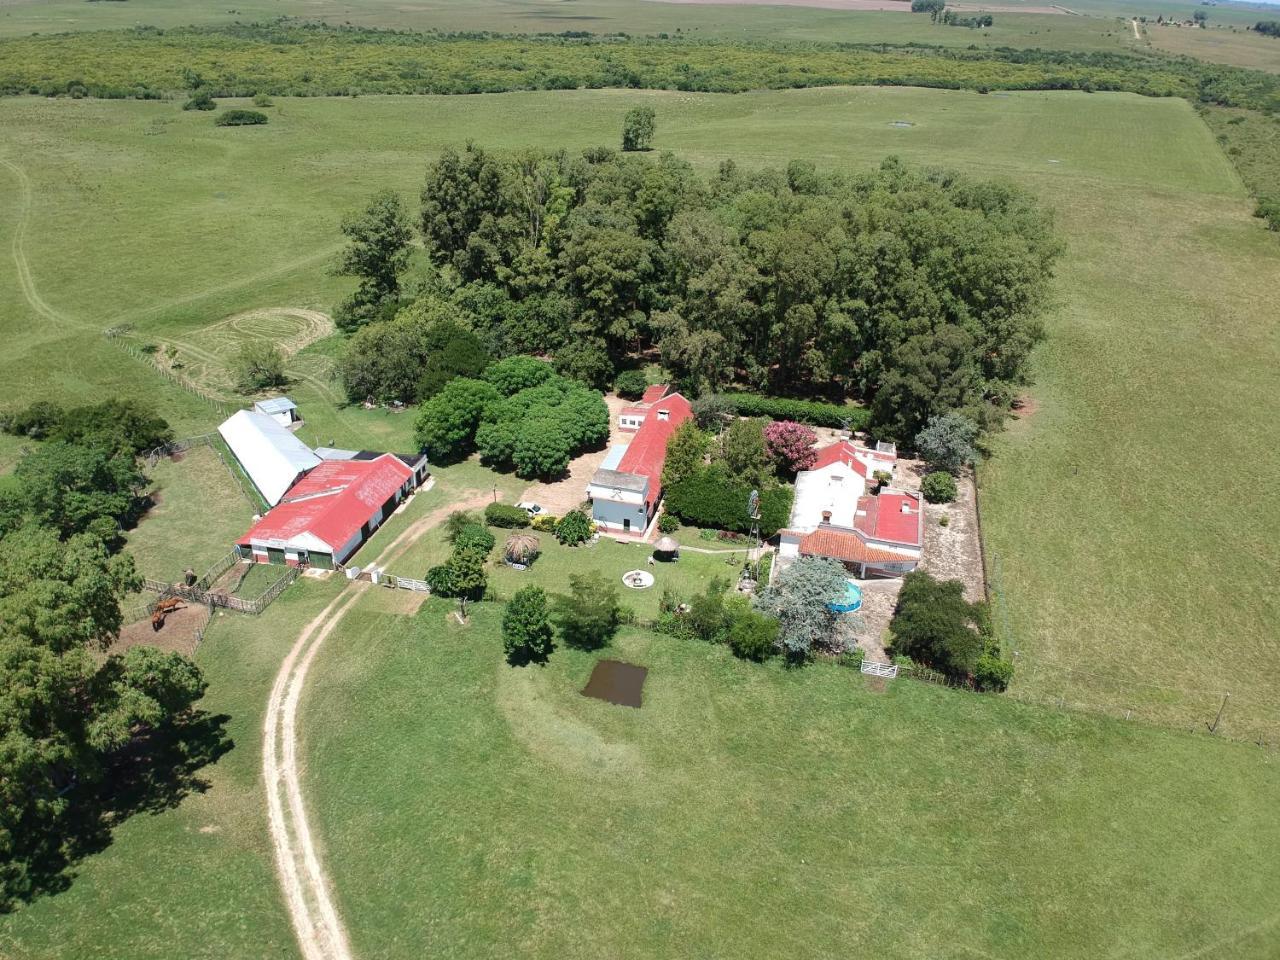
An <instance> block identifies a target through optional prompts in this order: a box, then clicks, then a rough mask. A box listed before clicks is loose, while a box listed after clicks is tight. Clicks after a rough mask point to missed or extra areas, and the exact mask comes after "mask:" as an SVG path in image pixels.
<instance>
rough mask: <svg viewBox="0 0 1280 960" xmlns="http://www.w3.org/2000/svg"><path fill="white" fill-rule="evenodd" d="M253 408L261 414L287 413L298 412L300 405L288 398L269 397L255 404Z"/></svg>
mask: <svg viewBox="0 0 1280 960" xmlns="http://www.w3.org/2000/svg"><path fill="white" fill-rule="evenodd" d="M253 408H254V409H255V410H257V411H258V412H259V413H287V412H288V411H290V410H297V409H298V405H297V404H296V403H294V402H293V401H292V400H290V399H289V398H288V397H267V398H266V399H265V400H259V401H258V402H257V403H255V404H254V405H253Z"/></svg>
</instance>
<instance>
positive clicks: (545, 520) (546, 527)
mask: <svg viewBox="0 0 1280 960" xmlns="http://www.w3.org/2000/svg"><path fill="white" fill-rule="evenodd" d="M559 523H560V518H559V517H553V516H552V515H551V514H549V513H541V514H539V515H538V516H536V517H534V518H533V521H532V522H531V523H530V524H529V526H531V527H533V529H535V530H537V531H539V532H541V533H555V532H556V525H557V524H559Z"/></svg>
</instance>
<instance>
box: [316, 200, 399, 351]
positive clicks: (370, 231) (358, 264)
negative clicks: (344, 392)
mask: <svg viewBox="0 0 1280 960" xmlns="http://www.w3.org/2000/svg"><path fill="white" fill-rule="evenodd" d="M342 233H343V235H345V236H346V238H347V240H348V241H349V242H348V244H347V246H346V247H345V248H344V249H343V251H342V252H341V253H340V254H339V255H338V261H337V263H336V264H335V265H334V272H335V273H336V274H338V275H339V276H345V277H358V278H359V279H360V286H359V288H357V290H356V292H355V293H354V294H353V295H352V296H351V297H350V298H348V299H347V300H346V301H345V302H344V303H343V304H342V305H341V306H340V307H339V308H338V312H337V316H336V318H335V319H336V320H337V323H338V325H339V326H340V327H342V328H344V329H348V330H349V329H354V328H355V327H357V326H359V325H360V324H361V323H364V322H366V321H368V320H370V319H372V318H373V317H374V316H375V315H376V313H377V311H379V310H380V309H383V308H384V307H385V306H386V305H387V304H393V303H395V301H396V300H397V298H398V297H399V295H400V273H401V271H403V270H404V268H405V265H406V264H407V263H408V261H409V241H410V239H411V238H412V236H413V231H412V228H411V227H410V225H409V218H408V215H407V214H406V213H405V209H404V204H403V203H402V202H401V200H400V197H399V195H398V194H396V193H394V192H393V191H390V190H384V191H382V192H381V193H377V194H375V195H374V196H373V198H372V199H371V200H370V201H369V203H368V204H367V205H366V206H365V207H364V208H363V209H362V210H359V211H356V212H355V213H350V214H348V215H347V216H345V217H343V219H342Z"/></svg>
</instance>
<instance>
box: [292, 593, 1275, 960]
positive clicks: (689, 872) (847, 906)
mask: <svg viewBox="0 0 1280 960" xmlns="http://www.w3.org/2000/svg"><path fill="white" fill-rule="evenodd" d="M449 609H450V607H449V605H448V604H447V603H446V602H443V601H433V602H429V603H428V604H427V605H426V606H424V607H423V608H422V610H421V611H420V612H419V613H418V615H417V617H416V618H414V619H409V618H406V617H403V616H398V615H396V614H395V613H391V612H387V611H386V610H381V609H379V608H378V607H377V606H376V605H369V606H365V607H363V608H362V609H361V610H360V611H359V612H358V613H353V614H352V615H351V617H350V618H349V619H348V620H347V621H345V622H344V624H343V627H342V628H340V634H341V635H340V636H339V637H337V640H338V642H336V643H334V644H332V645H331V646H329V647H327V648H326V650H325V651H324V652H323V653H322V655H321V656H322V665H323V668H324V669H323V670H322V671H320V672H319V673H318V675H317V677H316V681H315V685H314V686H313V687H312V689H311V691H310V692H309V694H308V699H307V701H306V702H305V703H304V708H305V710H306V714H305V723H306V725H307V730H308V731H309V733H308V735H307V744H306V746H307V755H308V757H309V758H310V760H309V764H308V772H309V788H310V789H311V791H312V798H313V804H314V808H315V811H316V814H317V819H318V823H319V825H320V828H321V831H322V833H323V835H324V837H325V843H326V848H327V852H328V857H329V865H330V868H331V870H332V872H333V878H334V882H335V887H336V889H337V890H338V891H339V899H340V903H341V907H342V909H343V910H344V912H345V915H346V916H347V917H348V918H349V923H350V932H351V935H352V938H353V945H354V947H355V949H356V951H357V952H358V953H359V954H360V955H362V956H369V957H382V958H397V957H406V958H407V957H417V956H421V955H422V952H423V951H424V950H429V951H430V952H431V954H432V955H433V956H439V957H451V958H461V957H490V956H495V955H519V956H521V957H530V958H536V957H553V958H564V960H569V958H576V957H599V956H626V957H670V956H698V957H735V956H746V957H776V956H783V955H791V956H805V957H827V956H838V955H845V954H846V952H847V951H849V950H856V952H857V953H858V954H859V955H866V956H876V957H886V958H889V957H922V956H929V957H970V956H974V957H1002V958H1004V957H1008V958H1017V957H1033V956H1046V957H1047V956H1052V957H1057V958H1072V957H1081V958H1085V957H1090V958H1092V957H1099V956H1112V955H1116V954H1117V953H1123V954H1124V955H1125V956H1128V957H1135V958H1140V957H1142V958H1145V957H1150V958H1168V957H1173V956H1184V955H1187V954H1188V953H1193V952H1194V951H1197V950H1203V951H1204V952H1203V954H1201V955H1203V956H1211V957H1227V956H1231V957H1258V958H1261V957H1264V956H1269V955H1271V954H1273V953H1274V951H1275V949H1276V948H1277V946H1280V939H1277V936H1278V931H1277V929H1276V925H1275V917H1274V905H1273V903H1272V900H1271V892H1272V891H1273V890H1274V888H1275V885H1276V884H1277V883H1280V859H1278V858H1277V857H1276V852H1277V851H1278V850H1280V828H1278V827H1277V823H1276V821H1275V818H1274V817H1273V816H1271V814H1270V812H1269V809H1268V805H1267V804H1266V803H1265V802H1262V798H1263V797H1265V796H1266V795H1268V794H1274V792H1275V791H1276V790H1277V789H1280V780H1277V771H1276V769H1275V765H1274V764H1271V763H1267V762H1265V761H1264V756H1265V755H1264V754H1262V753H1260V752H1259V751H1258V750H1257V748H1256V747H1251V746H1247V745H1237V744H1222V743H1218V744H1209V743H1207V742H1206V741H1205V740H1203V739H1197V738H1191V737H1187V736H1185V735H1182V734H1177V733H1172V732H1162V731H1158V730H1155V729H1152V728H1144V727H1139V726H1135V725H1132V724H1129V725H1125V724H1123V723H1121V722H1119V721H1109V720H1105V719H1098V718H1090V717H1085V716H1080V715H1072V714H1068V713H1062V712H1058V711H1047V710H1043V709H1040V708H1035V707H1029V706H1025V705H1021V704H1018V703H1015V702H1011V701H1008V700H1000V699H991V698H981V697H976V696H967V695H963V694H957V693H953V692H950V691H946V690H943V689H939V688H934V687H928V686H925V685H921V684H916V683H913V682H910V681H897V682H895V683H893V684H891V685H890V686H889V687H888V689H887V690H885V691H884V692H875V691H874V690H873V689H871V688H870V687H869V686H868V685H867V683H866V682H865V681H864V680H863V678H861V677H860V676H859V675H858V674H856V673H854V672H852V671H849V670H846V669H843V668H840V667H835V666H818V667H813V668H811V669H806V670H801V671H787V670H784V669H781V668H779V667H777V666H773V667H760V666H756V665H752V664H747V663H743V662H740V661H736V660H734V659H733V658H732V657H731V656H730V655H729V654H728V652H727V651H726V650H724V649H723V648H713V647H708V646H704V645H701V644H698V643H696V642H681V641H676V640H672V639H670V638H665V637H657V636H653V635H650V634H646V633H644V632H641V631H635V630H624V631H623V633H622V634H621V635H620V636H619V638H618V639H617V641H616V642H615V643H614V644H613V646H611V647H610V648H608V649H607V650H605V651H603V652H602V653H601V654H587V653H579V652H575V651H566V650H560V651H557V652H556V653H555V654H553V657H552V660H551V662H550V664H549V665H548V666H546V667H531V668H524V669H516V668H511V667H508V666H507V665H506V664H505V662H504V661H503V659H502V656H501V647H500V642H499V637H498V623H499V620H500V613H501V611H500V608H498V607H495V606H493V605H490V604H482V605H480V606H478V607H476V608H474V613H473V617H472V623H471V625H470V626H468V627H467V628H459V627H458V626H457V625H456V624H453V623H452V622H451V621H449V620H448V618H447V617H446V611H448V610H449ZM600 656H609V657H621V658H622V659H625V660H628V661H631V662H634V663H639V664H642V665H645V666H647V667H648V668H649V676H648V679H647V682H646V685H645V688H644V706H643V708H642V709H640V710H632V709H629V708H625V707H615V706H611V705H609V704H605V703H602V702H600V701H595V700H589V699H587V698H584V697H582V696H580V695H579V693H578V691H579V690H580V689H581V688H582V686H583V685H584V684H585V682H586V678H587V676H588V674H589V673H590V670H591V667H592V666H593V664H594V662H595V661H596V660H597V658H598V657H600ZM1206 747H1210V748H1213V749H1214V753H1213V761H1212V764H1210V765H1207V766H1206V765H1205V764H1204V763H1203V759H1204V756H1205V755H1204V752H1203V751H1204V750H1205V748H1206ZM1211 810H1213V811H1216V810H1223V811H1225V810H1231V811H1232V815H1231V816H1222V817H1219V816H1217V815H1216V814H1214V815H1206V814H1207V812H1208V811H1211ZM1175 838H1176V839H1175Z"/></svg>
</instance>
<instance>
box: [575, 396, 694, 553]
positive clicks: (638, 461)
mask: <svg viewBox="0 0 1280 960" xmlns="http://www.w3.org/2000/svg"><path fill="white" fill-rule="evenodd" d="M650 390H651V391H654V392H655V394H656V395H657V396H658V398H659V399H657V400H656V401H655V402H654V403H653V404H652V406H650V407H649V408H648V409H647V410H646V412H645V416H644V420H643V422H642V423H641V424H640V429H639V430H638V431H636V435H635V437H634V438H633V439H632V441H631V443H629V444H627V445H626V446H617V447H614V448H613V449H611V450H610V451H609V454H608V456H606V457H605V460H604V463H602V464H601V465H600V469H598V470H597V471H596V473H595V476H593V477H592V478H591V483H590V484H589V485H588V487H587V496H588V497H590V498H591V515H592V519H594V520H595V522H596V525H597V526H598V527H600V528H601V529H603V530H606V531H609V532H612V533H636V534H641V533H644V531H645V530H646V529H647V528H648V526H649V521H650V520H651V519H653V514H654V511H655V510H656V509H657V507H658V502H659V501H660V500H661V499H662V468H663V466H664V465H665V464H666V462H667V441H668V440H670V439H671V435H672V434H673V433H675V431H676V428H677V427H678V426H680V424H682V423H684V422H685V421H686V420H688V419H690V418H691V417H692V416H693V407H692V405H691V404H690V403H689V401H688V400H686V399H685V398H684V396H682V395H681V394H679V393H667V392H666V390H667V388H666V387H665V386H662V387H661V388H655V387H650Z"/></svg>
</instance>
